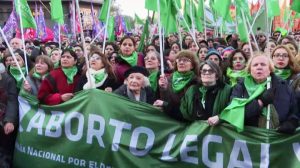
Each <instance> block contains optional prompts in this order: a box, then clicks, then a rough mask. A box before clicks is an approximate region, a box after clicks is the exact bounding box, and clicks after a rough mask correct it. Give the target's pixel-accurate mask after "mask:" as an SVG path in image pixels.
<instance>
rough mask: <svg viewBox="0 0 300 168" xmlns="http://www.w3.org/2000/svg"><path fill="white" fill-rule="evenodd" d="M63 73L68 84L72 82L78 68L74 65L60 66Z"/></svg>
mask: <svg viewBox="0 0 300 168" xmlns="http://www.w3.org/2000/svg"><path fill="white" fill-rule="evenodd" d="M61 69H62V71H63V72H64V74H65V75H66V77H67V82H68V84H72V83H73V80H74V76H75V75H76V74H77V72H78V69H77V67H76V66H72V67H70V68H61Z"/></svg>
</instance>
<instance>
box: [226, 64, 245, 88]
mask: <svg viewBox="0 0 300 168" xmlns="http://www.w3.org/2000/svg"><path fill="white" fill-rule="evenodd" d="M247 74H248V73H247V72H246V71H245V70H241V71H234V70H232V69H231V68H229V67H228V68H227V70H226V75H227V77H228V78H229V82H230V86H235V85H236V84H237V79H238V78H244V77H245V76H247Z"/></svg>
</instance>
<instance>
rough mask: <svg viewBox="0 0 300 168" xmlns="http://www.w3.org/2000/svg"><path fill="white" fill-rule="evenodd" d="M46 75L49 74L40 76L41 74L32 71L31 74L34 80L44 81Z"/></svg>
mask: <svg viewBox="0 0 300 168" xmlns="http://www.w3.org/2000/svg"><path fill="white" fill-rule="evenodd" d="M48 74H49V73H48V72H47V73H46V74H44V75H41V74H39V73H37V72H36V71H35V70H34V72H33V74H32V77H34V78H35V79H39V80H42V79H44V77H45V76H47V75H48Z"/></svg>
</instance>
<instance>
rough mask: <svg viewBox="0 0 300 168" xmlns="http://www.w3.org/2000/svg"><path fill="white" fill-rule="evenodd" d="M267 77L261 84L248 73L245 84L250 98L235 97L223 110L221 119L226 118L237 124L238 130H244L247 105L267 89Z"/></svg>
mask: <svg viewBox="0 0 300 168" xmlns="http://www.w3.org/2000/svg"><path fill="white" fill-rule="evenodd" d="M268 80H269V79H267V80H266V81H265V82H263V83H261V84H257V83H256V82H255V81H254V79H253V78H252V77H251V76H250V75H248V76H246V77H245V79H244V85H245V87H246V90H247V92H248V95H249V98H233V99H232V101H231V103H230V104H229V105H228V106H227V107H226V108H225V109H224V110H223V111H222V112H221V114H220V119H222V120H225V121H227V122H229V123H230V124H232V125H233V126H235V127H236V128H237V130H238V131H239V132H240V131H243V130H244V120H245V105H246V104H248V103H249V102H251V101H252V100H254V99H255V98H257V97H258V96H259V95H260V94H262V93H263V91H264V90H265V88H266V87H265V86H266V84H267V81H268Z"/></svg>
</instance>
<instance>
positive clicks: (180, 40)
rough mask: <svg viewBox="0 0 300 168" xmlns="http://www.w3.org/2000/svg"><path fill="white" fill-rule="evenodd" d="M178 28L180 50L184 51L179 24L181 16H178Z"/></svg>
mask: <svg viewBox="0 0 300 168" xmlns="http://www.w3.org/2000/svg"><path fill="white" fill-rule="evenodd" d="M176 19H177V27H178V36H179V45H180V48H181V49H182V36H181V31H180V23H179V16H178V15H177V17H176Z"/></svg>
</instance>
